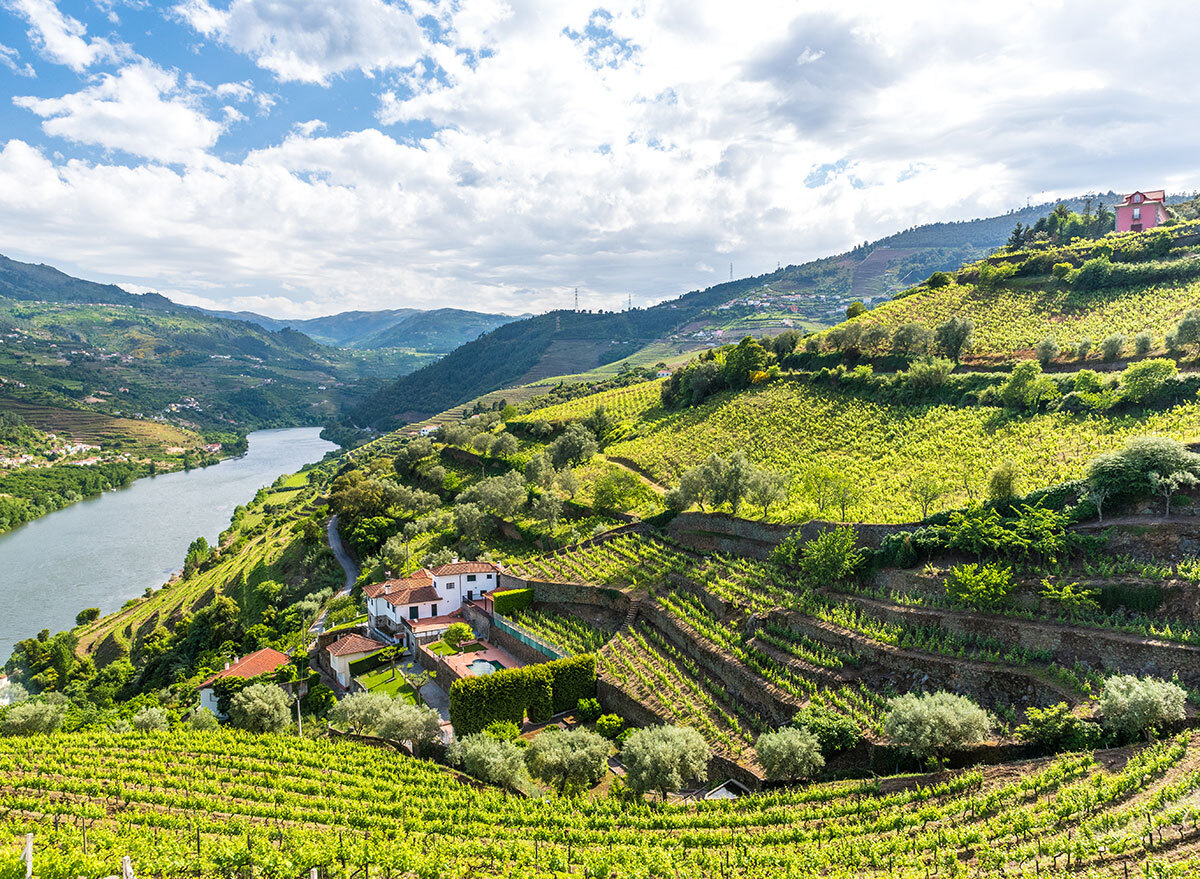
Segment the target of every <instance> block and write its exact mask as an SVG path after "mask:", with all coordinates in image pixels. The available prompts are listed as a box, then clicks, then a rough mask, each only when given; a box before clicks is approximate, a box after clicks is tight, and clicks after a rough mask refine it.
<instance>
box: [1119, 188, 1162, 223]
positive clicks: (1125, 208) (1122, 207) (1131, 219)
mask: <svg viewBox="0 0 1200 879" xmlns="http://www.w3.org/2000/svg"><path fill="white" fill-rule="evenodd" d="M1166 197H1167V194H1166V192H1165V191H1163V190H1161V189H1155V190H1152V191H1150V192H1131V193H1130V194H1129V195H1127V196H1125V200H1124V201H1123V202H1121V203H1120V204H1119V205H1117V207H1116V211H1117V231H1118V232H1142V231H1145V230H1146V229H1153V228H1154V227H1155V226H1157V225H1158V224H1159V223H1163V222H1165V221H1166V219H1167V216H1168V214H1167V204H1166Z"/></svg>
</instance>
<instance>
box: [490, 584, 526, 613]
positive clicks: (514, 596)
mask: <svg viewBox="0 0 1200 879" xmlns="http://www.w3.org/2000/svg"><path fill="white" fill-rule="evenodd" d="M531 604H533V590H532V589H506V590H504V591H503V592H493V593H492V612H493V613H498V614H500V615H501V616H509V615H510V614H514V613H516V612H517V611H521V610H525V608H527V607H529V606H530V605H531Z"/></svg>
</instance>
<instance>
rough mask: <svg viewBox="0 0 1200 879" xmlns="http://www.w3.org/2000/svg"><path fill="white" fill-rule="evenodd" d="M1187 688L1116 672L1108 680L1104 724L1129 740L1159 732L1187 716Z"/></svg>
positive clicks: (1102, 701) (1103, 696)
mask: <svg viewBox="0 0 1200 879" xmlns="http://www.w3.org/2000/svg"><path fill="white" fill-rule="evenodd" d="M1186 700H1187V691H1186V690H1184V689H1183V687H1181V686H1179V685H1178V684H1173V683H1169V682H1167V681H1163V680H1159V679H1158V678H1150V677H1147V678H1139V677H1135V676H1133V675H1113V676H1112V677H1109V678H1107V679H1106V680H1105V681H1104V691H1103V692H1102V693H1101V694H1100V713H1101V715H1102V716H1103V717H1104V726H1105V728H1106V729H1108V730H1109V731H1111V732H1113V733H1114V734H1116V735H1118V736H1121V737H1122V738H1124V739H1125V740H1132V739H1134V738H1136V737H1137V736H1139V735H1142V734H1145V735H1146V737H1147V738H1149V737H1150V736H1152V735H1156V734H1157V733H1158V730H1159V729H1160V728H1161V727H1162V726H1163V725H1164V724H1168V723H1175V722H1177V721H1180V720H1183V719H1184V717H1186V716H1187V712H1186V709H1185V707H1184V704H1185V702H1186Z"/></svg>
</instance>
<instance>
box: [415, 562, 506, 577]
mask: <svg viewBox="0 0 1200 879" xmlns="http://www.w3.org/2000/svg"><path fill="white" fill-rule="evenodd" d="M485 572H486V573H499V572H500V566H499V565H497V564H494V563H492V562H451V563H450V564H448V565H439V566H438V567H436V568H434V569H433V571H432V574H433V575H434V576H435V577H452V576H454V575H455V574H482V573H485Z"/></svg>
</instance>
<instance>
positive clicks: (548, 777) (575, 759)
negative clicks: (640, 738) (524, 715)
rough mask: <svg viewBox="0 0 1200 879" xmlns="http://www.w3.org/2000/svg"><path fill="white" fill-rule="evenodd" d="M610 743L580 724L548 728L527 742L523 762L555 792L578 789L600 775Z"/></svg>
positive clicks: (598, 780)
mask: <svg viewBox="0 0 1200 879" xmlns="http://www.w3.org/2000/svg"><path fill="white" fill-rule="evenodd" d="M610 747H611V746H610V745H609V743H608V740H607V739H605V738H604V737H603V736H599V735H597V734H596V733H594V732H592V731H591V730H589V729H585V728H583V727H579V728H577V729H574V730H571V731H570V732H566V731H564V730H548V731H546V732H544V733H542V734H541V735H540V736H538V737H537V738H535V739H534V740H533V741H532V742H531V743H530V745H529V748H528V749H527V750H526V751H525V766H526V768H527V769H528V770H529V774H530V775H532V776H533V777H534V778H536V779H538V780H539V781H543V782H545V783H546V784H548V785H550V786H551V787H553V788H554V789H555V790H556V791H557V792H558V794H559V796H562V795H564V794H575V793H580V792H582V791H583V790H585V789H587V788H589V787H593V786H595V785H596V784H598V783H599V782H600V780H601V779H602V778H604V773H605V771H606V769H607V768H608V753H609V748H610Z"/></svg>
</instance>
